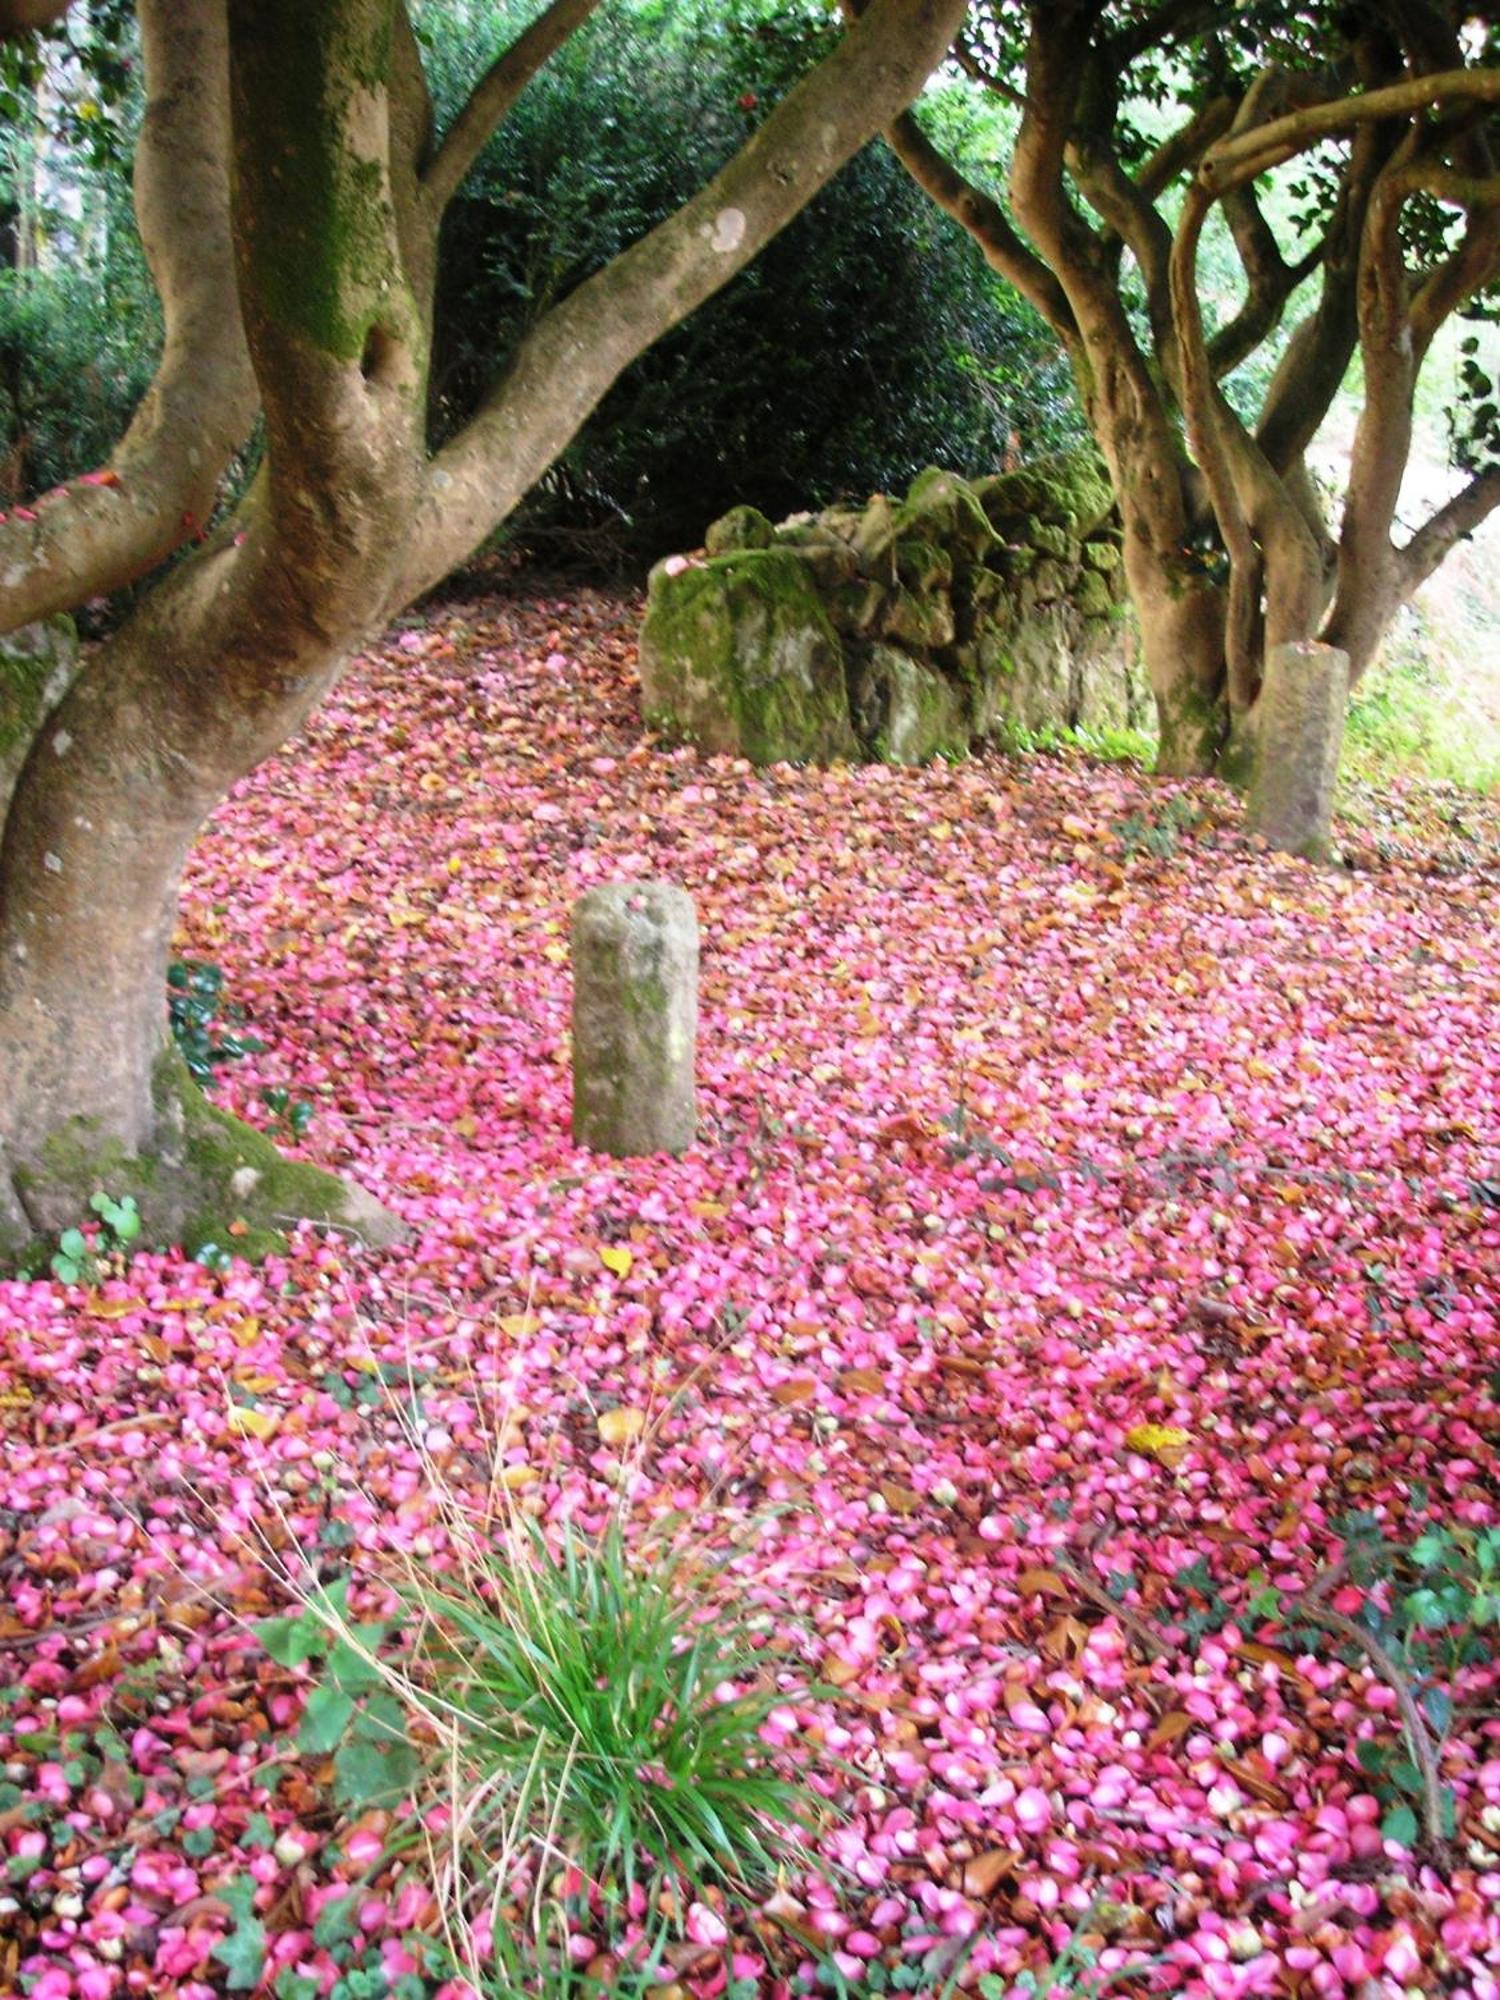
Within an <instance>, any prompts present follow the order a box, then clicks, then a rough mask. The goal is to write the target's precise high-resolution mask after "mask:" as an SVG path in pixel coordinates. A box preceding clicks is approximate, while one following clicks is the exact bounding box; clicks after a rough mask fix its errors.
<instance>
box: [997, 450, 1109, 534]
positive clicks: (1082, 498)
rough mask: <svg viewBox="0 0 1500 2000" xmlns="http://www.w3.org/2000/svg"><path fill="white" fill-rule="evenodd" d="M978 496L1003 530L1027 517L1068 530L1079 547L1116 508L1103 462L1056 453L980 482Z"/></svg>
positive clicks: (1083, 455) (1083, 453)
mask: <svg viewBox="0 0 1500 2000" xmlns="http://www.w3.org/2000/svg"><path fill="white" fill-rule="evenodd" d="M974 492H975V494H976V496H977V497H978V499H979V501H980V504H981V505H982V506H983V508H984V510H985V512H986V514H987V515H988V516H989V518H990V520H991V521H992V522H993V523H994V524H995V525H996V526H997V527H999V528H1002V529H1004V528H1005V527H1006V525H1007V524H1008V523H1011V522H1014V521H1016V520H1018V519H1021V518H1024V517H1025V516H1026V515H1028V514H1029V515H1033V516H1035V517H1037V518H1038V519H1040V520H1043V521H1049V522H1051V523H1053V524H1054V525H1055V526H1060V527H1065V528H1066V529H1067V530H1068V532H1069V533H1070V534H1072V535H1076V536H1077V537H1078V539H1079V540H1080V541H1086V540H1087V539H1088V537H1089V536H1090V535H1092V534H1093V533H1094V532H1095V531H1096V530H1097V529H1098V528H1099V527H1101V526H1102V525H1103V523H1104V522H1105V521H1107V520H1108V519H1109V517H1110V515H1111V514H1112V513H1113V512H1114V505H1115V500H1114V493H1113V490H1112V489H1111V487H1110V483H1109V475H1108V473H1107V472H1106V471H1105V469H1104V462H1103V460H1102V459H1100V458H1098V457H1096V456H1095V455H1094V454H1093V453H1092V452H1088V451H1081V452H1057V453H1054V454H1053V455H1052V456H1051V457H1050V458H1039V459H1036V460H1034V461H1033V462H1032V463H1031V464H1030V465H1025V466H1021V467H1019V468H1018V469H1017V470H1016V471H1014V472H1001V473H996V474H994V475H992V476H991V477H990V478H988V479H979V480H976V481H975V482H974Z"/></svg>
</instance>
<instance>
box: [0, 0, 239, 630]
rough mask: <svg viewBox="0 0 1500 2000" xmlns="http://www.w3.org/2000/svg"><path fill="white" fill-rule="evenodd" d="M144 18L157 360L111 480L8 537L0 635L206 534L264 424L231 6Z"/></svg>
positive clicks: (17, 524)
mask: <svg viewBox="0 0 1500 2000" xmlns="http://www.w3.org/2000/svg"><path fill="white" fill-rule="evenodd" d="M139 19H140V32H141V42H142V49H143V54H144V59H145V71H146V93H147V95H146V114H145V118H144V120H143V121H142V126H141V134H140V139H139V141H138V143H137V146H136V159H135V203H136V215H137V219H138V224H139V229H140V236H141V242H142V245H143V247H144V249H145V253H146V259H147V263H148V265H149V267H150V270H151V275H152V278H153V280H154V281H155V284H156V289H157V292H158V294H159V296H160V299H161V305H162V317H163V320H164V323H165V338H164V341H163V346H162V354H161V360H160V362H159V363H158V366H157V371H156V377H155V380H154V381H153V382H152V385H151V387H150V389H149V390H148V391H147V393H146V395H145V397H144V398H143V400H142V402H141V405H140V407H139V409H138V410H137V411H136V414H135V416H134V418H133V419H132V421H131V424H130V427H129V429H128V430H127V431H126V433H125V435H124V437H123V438H122V439H121V441H120V443H119V445H118V447H117V448H116V450H115V453H114V455H113V457H112V459H111V461H110V463H109V465H108V466H107V467H106V468H105V470H104V471H103V472H102V473H100V474H98V475H94V476H93V477H92V478H84V479H80V480H75V481H73V482H72V483H70V484H69V485H67V486H66V487H62V488H59V489H58V491H57V492H56V493H52V494H47V495H44V496H43V498H42V499H41V501H40V502H39V503H38V504H37V505H36V506H34V507H32V508H27V509H24V510H19V511H13V512H12V513H11V516H10V518H9V520H8V521H4V522H3V523H0V631H10V630H12V629H14V627H16V626H17V625H23V624H25V623H26V622H27V621H28V620H30V619H34V618H45V617H48V616H50V615H51V614H52V613H53V612H56V611H68V610H72V609H73V608H74V606H76V605H77V604H79V603H81V602H82V601H83V600H84V599H85V598H87V597H93V596H97V595H102V594H104V593H106V592H108V591H112V590H117V589H119V588H120V587H121V586H122V585H123V584H125V583H128V582H130V581H131V580H132V579H133V578H135V577H136V576H138V575H140V574H141V573H142V572H144V571H145V570H148V569H150V568H151V567H153V565H154V564H156V563H157V562H159V561H161V560H162V559H163V557H165V556H167V555H168V554H170V553H171V551H172V550H173V549H174V548H176V547H177V546H178V545H179V544H180V543H182V542H184V541H187V540H190V539H191V538H192V537H193V536H194V535H197V534H201V532H202V530H203V526H204V523H205V522H206V521H207V519H208V515H209V513H210V511H211V510H212V507H213V503H214V498H215V495H216V493H217V490H218V484H219V480H220V478H221V476H222V475H223V472H224V469H225V467H226V466H227V465H228V463H229V459H230V457H231V455H232V453H233V452H234V451H235V450H236V449H237V447H238V446H239V445H241V444H242V443H243V442H244V440H245V438H246V436H247V435H248V433H249V430H250V426H251V423H252V421H253V419H254V415H255V405H256V395H255V382H254V378H253V376H252V375H251V372H250V363H249V357H248V355H247V354H246V351H245V341H244V335H243V332H242V330H241V326H240V314H239V306H238V301H237V297H236V290H235V270H234V252H233V248H232V245H231V241H230V234H229V171H228V152H229V104H228V80H227V60H226V43H225V33H224V7H223V0H141V5H140V9H139Z"/></svg>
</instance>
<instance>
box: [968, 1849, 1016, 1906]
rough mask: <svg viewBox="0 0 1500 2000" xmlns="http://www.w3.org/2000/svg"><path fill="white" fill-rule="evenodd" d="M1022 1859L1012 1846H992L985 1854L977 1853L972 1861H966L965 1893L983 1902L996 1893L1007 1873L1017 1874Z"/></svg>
mask: <svg viewBox="0 0 1500 2000" xmlns="http://www.w3.org/2000/svg"><path fill="white" fill-rule="evenodd" d="M1020 1859H1021V1856H1020V1854H1019V1853H1018V1852H1017V1850H1016V1849H1014V1848H1011V1847H991V1848H987V1849H986V1851H985V1852H984V1853H983V1854H976V1855H975V1856H974V1858H973V1860H972V1861H966V1862H965V1863H964V1873H963V1887H964V1894H965V1895H966V1896H973V1897H974V1898H975V1899H976V1900H977V1901H979V1902H982V1901H983V1900H984V1899H985V1897H987V1896H991V1895H993V1894H994V1892H995V1889H996V1888H997V1886H998V1885H999V1884H1000V1883H1001V1882H1003V1881H1004V1880H1005V1878H1006V1876H1007V1875H1014V1874H1015V1872H1016V1865H1017V1863H1018V1862H1019V1861H1020Z"/></svg>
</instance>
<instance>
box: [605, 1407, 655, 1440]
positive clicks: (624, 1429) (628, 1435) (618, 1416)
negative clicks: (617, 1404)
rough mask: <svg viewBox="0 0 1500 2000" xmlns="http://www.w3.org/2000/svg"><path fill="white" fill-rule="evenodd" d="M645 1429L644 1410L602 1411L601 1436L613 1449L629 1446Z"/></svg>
mask: <svg viewBox="0 0 1500 2000" xmlns="http://www.w3.org/2000/svg"><path fill="white" fill-rule="evenodd" d="M645 1428H646V1412H645V1411H644V1410H628V1409H626V1410H602V1411H601V1412H600V1414H599V1435H600V1437H601V1438H602V1439H603V1441H604V1442H605V1444H607V1445H610V1446H612V1447H613V1446H615V1445H622V1444H629V1443H630V1442H631V1440H632V1439H634V1438H638V1437H639V1436H640V1434H641V1432H642V1431H643V1430H644V1429H645Z"/></svg>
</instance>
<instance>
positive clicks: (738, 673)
mask: <svg viewBox="0 0 1500 2000" xmlns="http://www.w3.org/2000/svg"><path fill="white" fill-rule="evenodd" d="M640 666H641V687H642V692H643V696H644V707H645V714H646V720H647V722H648V723H649V724H650V725H651V727H652V728H654V729H659V730H661V731H662V732H663V733H664V734H666V735H669V736H672V737H674V738H677V739H680V740H682V741H685V742H690V743H696V744H697V745H698V746H699V747H700V748H701V749H703V750H706V751H709V752H711V753H719V754H727V755H731V756H739V757H748V758H749V759H750V761H751V762H752V763H754V764H773V763H781V762H788V763H809V762H810V763H827V762H830V761H831V760H832V759H834V758H836V757H849V756H853V755H854V754H855V752H856V749H857V745H856V743H855V740H854V732H853V729H852V727H851V725H850V720H849V704H848V693H847V690H846V688H845V683H844V666H843V653H842V649H841V647H840V644H839V636H838V633H837V632H836V631H835V630H834V628H833V625H832V623H831V622H830V620H829V617H828V614H827V612H826V611H825V610H824V608H823V603H822V600H821V598H820V597H819V595H818V592H817V590H816V589H815V588H814V585H813V581H812V578H811V576H810V574H809V572H808V568H807V565H806V564H805V563H804V562H802V561H801V560H800V559H799V557H798V555H797V554H796V553H795V552H794V551H793V550H791V549H755V550H746V551H744V552H742V553H740V554H738V555H730V556H718V557H715V558H713V559H712V560H710V561H708V562H705V563H699V564H696V565H693V566H691V567H689V568H687V569H680V570H677V571H676V572H675V573H673V572H672V570H671V569H669V566H668V565H667V564H665V563H661V564H658V565H657V567H656V569H655V570H654V571H653V573H652V577H651V589H650V595H649V599H648V603H647V609H646V621H645V624H644V625H643V626H642V628H641V645H640Z"/></svg>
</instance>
